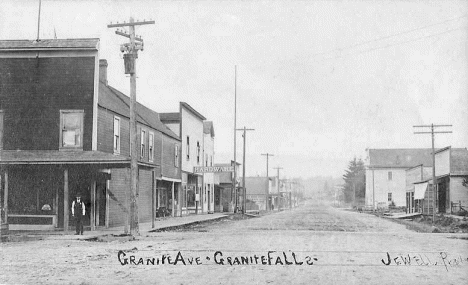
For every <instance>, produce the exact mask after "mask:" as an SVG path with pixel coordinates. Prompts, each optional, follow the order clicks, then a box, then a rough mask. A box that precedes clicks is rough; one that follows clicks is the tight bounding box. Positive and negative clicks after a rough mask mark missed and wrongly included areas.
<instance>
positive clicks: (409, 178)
mask: <svg viewBox="0 0 468 285" xmlns="http://www.w3.org/2000/svg"><path fill="white" fill-rule="evenodd" d="M429 180H432V167H429V166H424V165H422V164H420V165H417V166H414V167H411V168H408V169H406V212H407V213H423V211H425V212H428V211H429V209H430V208H432V206H431V205H430V204H428V201H429V199H428V198H429V196H428V195H429V193H427V192H426V190H427V188H428V186H429V184H431V185H430V187H432V183H429V182H430V181H429ZM430 195H432V192H431V194H430Z"/></svg>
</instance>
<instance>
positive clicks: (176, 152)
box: [174, 144, 179, 167]
mask: <svg viewBox="0 0 468 285" xmlns="http://www.w3.org/2000/svg"><path fill="white" fill-rule="evenodd" d="M174 166H175V167H179V145H178V144H176V145H174Z"/></svg>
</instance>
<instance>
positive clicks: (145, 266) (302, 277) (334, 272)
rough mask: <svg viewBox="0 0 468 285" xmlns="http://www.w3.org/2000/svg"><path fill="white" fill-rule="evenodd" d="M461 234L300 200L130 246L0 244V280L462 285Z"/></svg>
mask: <svg viewBox="0 0 468 285" xmlns="http://www.w3.org/2000/svg"><path fill="white" fill-rule="evenodd" d="M466 237H467V236H466V235H459V234H457V235H454V234H423V233H415V232H411V231H409V230H407V229H406V228H405V227H404V226H403V225H400V224H396V223H393V222H391V221H387V220H385V219H380V218H377V217H374V216H372V215H367V214H359V213H355V212H350V211H345V210H339V209H334V208H331V207H328V206H324V205H319V204H313V203H307V204H306V205H304V206H302V207H299V208H296V209H294V210H291V211H284V212H280V213H273V214H269V215H266V216H263V217H259V218H252V219H246V220H230V219H224V220H219V221H216V222H212V223H210V224H203V225H196V226H192V227H189V228H185V229H178V230H174V231H168V232H155V233H145V234H144V235H142V236H141V237H139V238H138V239H137V240H135V241H129V242H122V241H118V240H115V241H112V242H95V241H76V240H71V239H66V237H65V238H64V237H60V239H59V238H57V237H49V238H48V239H46V240H42V241H29V242H14V243H4V244H2V248H1V256H2V267H1V276H0V282H1V283H2V284H288V283H289V284H465V282H466V280H468V242H467V239H466ZM463 238H465V239H463ZM153 263H154V265H153Z"/></svg>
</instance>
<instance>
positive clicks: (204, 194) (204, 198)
mask: <svg viewBox="0 0 468 285" xmlns="http://www.w3.org/2000/svg"><path fill="white" fill-rule="evenodd" d="M207 187H209V184H208V185H206V184H205V191H204V192H203V200H204V201H205V203H206V188H207Z"/></svg>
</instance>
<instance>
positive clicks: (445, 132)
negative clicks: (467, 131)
mask: <svg viewBox="0 0 468 285" xmlns="http://www.w3.org/2000/svg"><path fill="white" fill-rule="evenodd" d="M451 133H453V132H452V131H444V132H435V131H434V132H414V134H451Z"/></svg>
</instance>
